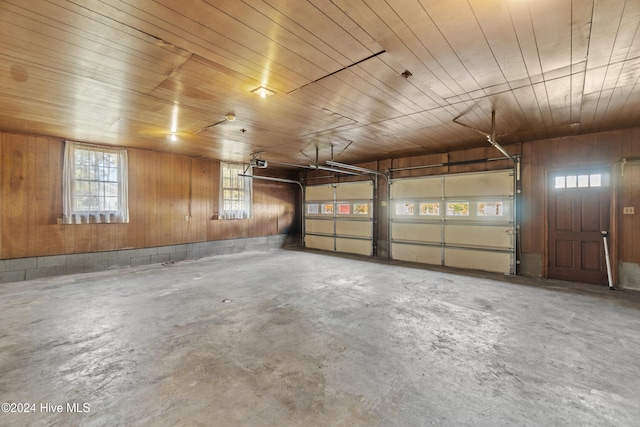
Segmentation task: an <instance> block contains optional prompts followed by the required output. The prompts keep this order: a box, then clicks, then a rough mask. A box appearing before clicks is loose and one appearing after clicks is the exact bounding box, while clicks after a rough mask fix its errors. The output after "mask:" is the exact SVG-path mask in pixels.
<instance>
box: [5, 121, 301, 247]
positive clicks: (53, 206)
mask: <svg viewBox="0 0 640 427" xmlns="http://www.w3.org/2000/svg"><path fill="white" fill-rule="evenodd" d="M63 147H64V143H63V141H62V140H60V139H55V138H47V137H39V136H29V135H18V134H10V133H1V134H0V151H1V160H0V177H1V179H2V188H1V191H0V236H1V238H0V259H8V258H23V257H32V256H47V255H59V254H71V253H86V252H98V251H107V250H117V249H124V248H127V249H130V248H147V247H154V246H165V245H174V244H184V243H194V242H203V241H210V240H223V239H235V238H242V237H259V236H268V235H274V234H286V233H289V232H293V233H295V232H299V230H298V228H299V227H298V225H297V223H296V218H299V214H298V213H297V211H299V204H300V194H299V193H300V191H299V189H298V187H297V186H295V185H291V184H280V183H276V182H270V181H257V180H256V181H255V182H254V204H253V208H254V212H253V217H252V218H251V219H248V220H218V219H217V213H218V204H219V201H218V197H219V177H220V163H219V162H218V161H216V160H211V159H203V158H191V157H187V156H180V155H175V154H170V153H159V152H154V151H146V150H138V149H129V150H128V152H129V214H130V222H129V223H128V224H77V225H62V224H57V220H58V218H61V217H62V156H63ZM269 172H270V174H271V172H272V170H270V171H269ZM281 175H283V176H286V177H289V175H288V174H287V173H286V171H284V172H281ZM185 216H191V219H190V220H189V221H185Z"/></svg>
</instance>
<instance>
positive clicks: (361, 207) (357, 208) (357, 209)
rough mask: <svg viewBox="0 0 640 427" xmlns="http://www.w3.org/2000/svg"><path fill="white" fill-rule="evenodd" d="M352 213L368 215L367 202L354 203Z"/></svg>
mask: <svg viewBox="0 0 640 427" xmlns="http://www.w3.org/2000/svg"><path fill="white" fill-rule="evenodd" d="M353 213H354V214H356V215H369V203H354V205H353Z"/></svg>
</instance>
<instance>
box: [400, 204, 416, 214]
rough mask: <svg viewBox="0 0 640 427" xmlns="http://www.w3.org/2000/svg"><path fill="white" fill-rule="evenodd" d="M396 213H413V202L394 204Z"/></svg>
mask: <svg viewBox="0 0 640 427" xmlns="http://www.w3.org/2000/svg"><path fill="white" fill-rule="evenodd" d="M396 215H413V203H398V204H396Z"/></svg>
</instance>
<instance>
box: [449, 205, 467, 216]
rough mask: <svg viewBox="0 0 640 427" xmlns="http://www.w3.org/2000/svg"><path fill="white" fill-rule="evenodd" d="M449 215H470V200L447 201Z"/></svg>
mask: <svg viewBox="0 0 640 427" xmlns="http://www.w3.org/2000/svg"><path fill="white" fill-rule="evenodd" d="M447 215H449V216H469V202H452V203H447Z"/></svg>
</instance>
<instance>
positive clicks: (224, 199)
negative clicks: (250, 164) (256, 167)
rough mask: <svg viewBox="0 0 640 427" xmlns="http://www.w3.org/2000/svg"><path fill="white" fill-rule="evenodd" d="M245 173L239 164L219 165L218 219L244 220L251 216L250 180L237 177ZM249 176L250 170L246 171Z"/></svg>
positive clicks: (244, 177)
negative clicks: (219, 207) (219, 206)
mask: <svg viewBox="0 0 640 427" xmlns="http://www.w3.org/2000/svg"><path fill="white" fill-rule="evenodd" d="M244 173H245V171H244V169H243V168H242V165H240V164H232V163H224V162H223V163H221V164H220V185H221V187H222V188H221V189H220V198H221V201H220V205H221V206H222V209H221V210H220V214H219V215H218V217H219V218H220V219H245V218H249V217H250V216H251V187H252V186H251V178H248V177H246V176H238V175H239V174H244ZM246 173H247V175H251V170H247V172H246Z"/></svg>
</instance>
